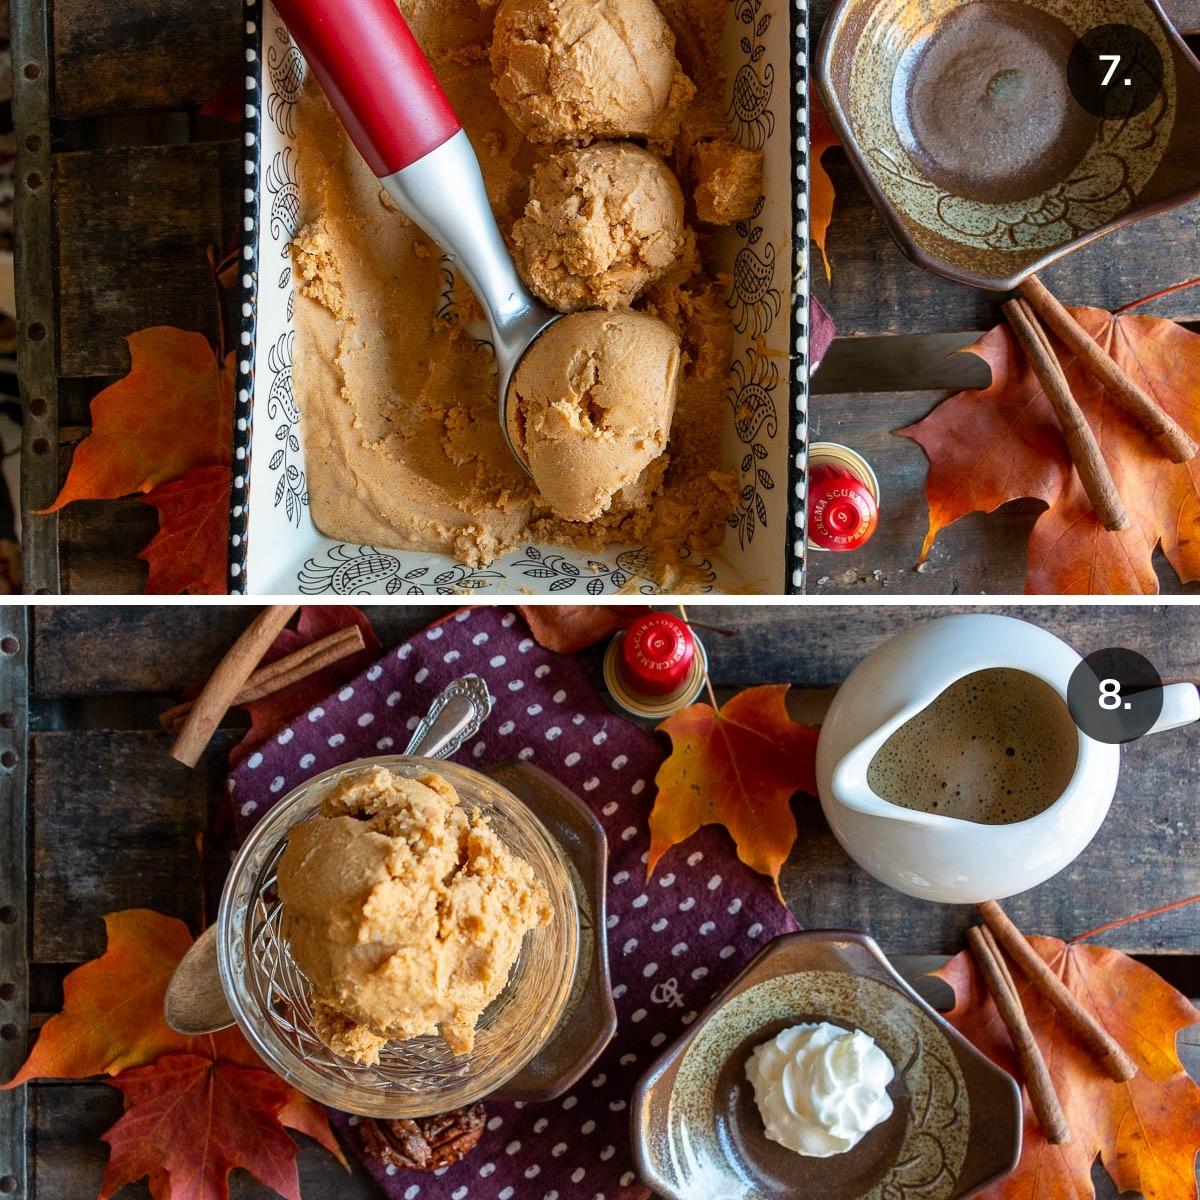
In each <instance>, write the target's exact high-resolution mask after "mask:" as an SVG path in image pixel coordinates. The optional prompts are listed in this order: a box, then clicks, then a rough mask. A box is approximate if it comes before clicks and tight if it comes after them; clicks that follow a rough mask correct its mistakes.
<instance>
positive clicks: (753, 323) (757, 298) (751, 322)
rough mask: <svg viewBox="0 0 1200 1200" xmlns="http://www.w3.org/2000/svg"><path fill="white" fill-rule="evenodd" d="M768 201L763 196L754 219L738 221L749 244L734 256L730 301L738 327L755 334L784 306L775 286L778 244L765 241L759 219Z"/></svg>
mask: <svg viewBox="0 0 1200 1200" xmlns="http://www.w3.org/2000/svg"><path fill="white" fill-rule="evenodd" d="M765 202H766V198H765V197H764V196H760V197H759V198H758V203H757V204H756V205H755V206H754V212H753V213H751V215H750V219H749V220H748V221H739V222H738V223H737V232H738V236H739V237H742V238H744V239H745V241H746V244H745V245H744V246H743V247H742V248H741V249H740V250H739V251H738V252H737V254H736V256H735V257H734V260H733V286H732V289H731V290H730V293H729V299H728V300H727V301H726V304H727V305H728V306H729V308H730V309H732V310H733V314H734V318H733V327H734V329H736V330H737V331H738V333H743V334H747V335H748V336H750V337H754V338H757V337H761V336H762V335H763V334H764V333H766V332H767V330H769V329H770V328H771V326H772V325H773V324H774V323H775V319H776V318H777V317H778V316H779V314H780V312H781V311H782V309H783V297H782V296H781V295H780V293H779V289H778V288H776V287H772V286H771V283H772V280H773V279H774V278H775V247H774V246H773V245H772V244H771V243H770V242H766V241H763V226H762V225H760V224H759V223H758V218H759V217H760V216H761V215H762V210H763V205H764V203H765ZM760 242H761V243H762V244H761V246H760V245H759V243H760Z"/></svg>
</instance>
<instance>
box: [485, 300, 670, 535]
mask: <svg viewBox="0 0 1200 1200" xmlns="http://www.w3.org/2000/svg"><path fill="white" fill-rule="evenodd" d="M679 362H680V350H679V339H678V338H677V337H676V336H675V334H674V333H672V331H671V330H670V329H668V328H667V327H666V326H665V325H664V324H663V323H662V322H661V321H659V320H656V319H655V318H654V317H648V316H646V315H645V313H638V312H633V311H631V310H630V309H620V310H617V311H616V312H579V313H571V314H570V315H569V316H566V317H564V318H563V319H562V320H561V321H558V322H556V323H555V324H554V325H553V326H551V327H550V328H549V329H547V330H546V332H545V333H544V334H543V335H542V336H541V337H540V338H538V340H537V341H536V342H534V344H533V345H532V346H531V347H530V349H529V352H528V353H527V354H526V355H525V356H524V358H522V359H521V361H520V363H519V364H518V365H517V370H516V373H515V374H514V375H513V381H512V388H511V395H510V399H509V405H508V421H509V438H510V440H511V441H512V443H513V444H514V445H515V446H516V447H517V449H518V451H519V452H520V453H521V454H522V455H524V456H525V458H526V459H527V460H528V462H529V467H530V470H531V471H532V472H533V477H534V479H535V480H536V481H537V485H538V488H539V489H540V490H541V493H542V495H543V496H544V497H545V498H546V500H547V501H548V502H549V504H550V506H551V507H552V508H553V509H554V511H555V512H556V513H558V515H559V516H561V517H563V518H564V519H566V520H568V521H592V520H595V519H596V517H599V516H601V515H602V514H603V513H604V512H606V511H607V510H608V508H609V507H610V506H611V504H612V500H613V497H614V496H615V495H616V493H617V492H619V491H620V490H621V489H622V488H625V487H628V486H630V485H631V484H636V483H637V482H638V481H639V480H640V479H641V477H642V474H643V472H644V471H646V470H647V468H649V467H650V465H651V464H652V463H654V462H655V461H656V460H658V459H659V458H660V457H661V456H662V453H663V451H664V450H665V449H666V448H667V437H668V436H669V434H670V431H671V419H672V417H673V416H674V413H675V394H676V389H677V384H678V379H679Z"/></svg>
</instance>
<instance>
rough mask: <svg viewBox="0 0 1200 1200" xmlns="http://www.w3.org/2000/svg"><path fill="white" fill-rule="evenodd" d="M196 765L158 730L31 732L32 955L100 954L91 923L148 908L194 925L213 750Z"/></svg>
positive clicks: (212, 796) (216, 781) (219, 757)
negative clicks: (176, 755) (173, 753)
mask: <svg viewBox="0 0 1200 1200" xmlns="http://www.w3.org/2000/svg"><path fill="white" fill-rule="evenodd" d="M214 745H215V746H217V747H218V749H217V750H216V751H215V752H214V753H213V754H210V755H209V756H208V758H207V759H206V760H205V763H204V764H203V765H202V766H201V767H200V768H199V769H197V770H195V771H190V770H188V768H186V767H184V766H182V765H180V764H179V763H177V762H175V761H174V760H173V759H172V758H171V757H170V756H169V755H168V753H167V750H168V747H169V746H170V738H168V737H167V735H166V734H164V733H144V732H121V733H106V732H88V733H82V732H73V733H41V734H36V735H35V736H34V737H33V738H32V741H31V749H32V762H31V775H30V811H31V812H32V814H33V841H32V858H31V861H32V865H33V877H34V880H35V884H34V888H33V937H32V957H33V958H34V959H36V960H37V961H39V962H51V963H53V962H79V961H82V960H83V959H87V958H93V957H94V956H95V955H97V954H99V953H101V952H102V951H103V949H104V928H103V925H102V924H101V922H100V917H101V916H102V915H103V914H104V913H107V912H112V911H113V910H115V909H121V908H153V909H156V910H157V911H159V912H163V913H166V914H168V915H169V916H173V917H180V918H182V919H183V920H185V921H187V922H188V923H189V925H191V927H192V930H193V932H196V931H197V930H198V928H199V926H200V924H201V903H202V889H201V882H200V881H201V869H200V856H199V852H198V847H197V844H196V838H197V835H199V834H200V833H202V832H203V831H204V830H205V829H207V828H208V824H209V818H210V805H211V804H212V803H214V802H215V801H216V799H217V798H218V797H219V796H220V794H221V789H222V783H221V777H222V773H223V772H222V762H223V760H224V754H223V753H222V752H221V749H222V748H223V749H225V750H227V749H228V745H229V739H225V740H224V741H223V742H220V741H218V742H216V743H214Z"/></svg>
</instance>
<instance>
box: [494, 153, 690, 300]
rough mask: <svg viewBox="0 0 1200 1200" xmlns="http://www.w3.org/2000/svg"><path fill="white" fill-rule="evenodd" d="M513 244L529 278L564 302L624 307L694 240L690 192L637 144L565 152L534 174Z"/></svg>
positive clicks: (545, 296) (539, 289)
mask: <svg viewBox="0 0 1200 1200" xmlns="http://www.w3.org/2000/svg"><path fill="white" fill-rule="evenodd" d="M512 240H513V247H514V253H515V254H516V257H517V263H518V265H519V266H520V268H521V274H522V275H523V276H524V278H525V279H527V280H528V281H529V286H530V287H531V288H532V289H533V290H534V292H535V293H536V294H537V295H539V296H540V297H541V298H542V299H543V300H545V301H547V302H548V303H550V304H552V305H554V307H555V308H557V309H559V310H560V311H562V312H575V311H577V310H579V309H584V308H610V309H611V308H622V307H625V306H627V305H630V304H632V303H633V302H634V300H636V299H637V298H638V296H640V295H641V294H642V292H643V291H645V290H646V288H647V287H649V286H650V284H652V283H654V282H655V281H656V280H659V279H661V278H662V277H663V276H664V275H665V274H666V273H667V272H668V271H669V270H670V269H671V268H672V267H674V266H675V264H676V263H677V262H678V261H679V259H680V256H681V255H682V254H683V252H684V250H685V248H686V246H687V245H688V234H687V232H686V230H685V228H684V222H683V192H682V190H681V189H680V187H679V181H678V180H677V179H676V178H675V176H674V175H673V174H672V173H671V169H670V167H668V166H667V164H666V163H664V162H663V161H662V159H661V158H658V157H657V156H656V155H653V154H651V153H650V151H649V150H644V149H643V148H642V147H641V146H635V145H634V144H633V143H632V142H596V143H594V144H593V145H591V146H584V147H582V148H575V149H571V150H564V151H562V152H561V153H559V154H555V155H553V156H552V157H550V158H548V159H547V160H546V161H545V162H544V163H542V164H541V165H540V166H539V167H538V168H537V170H536V171H534V173H533V179H532V180H531V181H530V184H529V202H528V203H527V204H526V205H525V212H524V214H523V215H522V216H521V218H520V219H519V220H518V221H517V223H516V224H515V225H514V226H513V231H512Z"/></svg>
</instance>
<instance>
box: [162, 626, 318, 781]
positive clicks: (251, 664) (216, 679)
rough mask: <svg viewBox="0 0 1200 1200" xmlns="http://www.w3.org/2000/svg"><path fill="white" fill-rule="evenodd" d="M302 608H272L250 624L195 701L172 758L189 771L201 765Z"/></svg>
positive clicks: (181, 730)
mask: <svg viewBox="0 0 1200 1200" xmlns="http://www.w3.org/2000/svg"><path fill="white" fill-rule="evenodd" d="M299 607H300V606H299V605H298V604H273V605H271V606H269V607H268V608H264V609H263V610H262V612H260V613H259V614H258V616H257V617H255V618H254V620H253V621H251V622H250V624H249V625H248V626H247V627H246V629H245V630H244V631H243V632H242V635H241V637H239V638H238V640H237V641H236V642H234V643H233V645H232V646H231V647H230V649H229V652H228V653H227V654H226V655H225V657H224V658H223V659H221V661H220V662H219V663H218V664H217V669H216V670H215V671H214V672H213V673H212V675H211V676H210V678H209V680H208V682H207V683H206V684H205V685H204V689H203V691H201V693H200V695H199V696H197V697H196V699H195V702H194V703H193V705H192V711H191V712H190V713H188V715H187V718H186V719H185V720H184V722H183V726H182V728H181V729H180V730H179V736H178V737H177V738H176V739H175V744H174V745H173V746H172V747H171V757H172V758H174V759H177V760H178V761H179V762H181V763H184V764H185V765H186V766H189V767H194V766H195V765H196V763H198V762H199V761H200V755H201V754H203V753H204V747H205V746H207V745H208V743H209V741H210V740H211V738H212V735H213V734H214V733H215V732H216V729H217V726H218V725H219V724H220V723H221V718H222V717H224V715H225V714H226V713H227V712H228V711H229V706H230V704H232V703H233V698H234V697H235V696H236V695H237V694H238V692H240V691H241V690H242V688H243V687H244V686H245V684H246V680H247V679H249V678H250V676H251V675H252V674H253V673H254V668H255V667H257V666H258V664H259V663H260V662H261V661H262V656H263V655H264V654H265V653H266V652H267V650H268V649H269V648H270V645H271V643H272V642H273V641H274V640H275V638H276V637H277V636H278V635H279V632H280V630H282V629H283V627H284V626H285V625H286V624H287V623H288V622H289V621H290V620H291V619H292V614H293V613H294V612H295V611H296V609H297V608H299Z"/></svg>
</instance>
